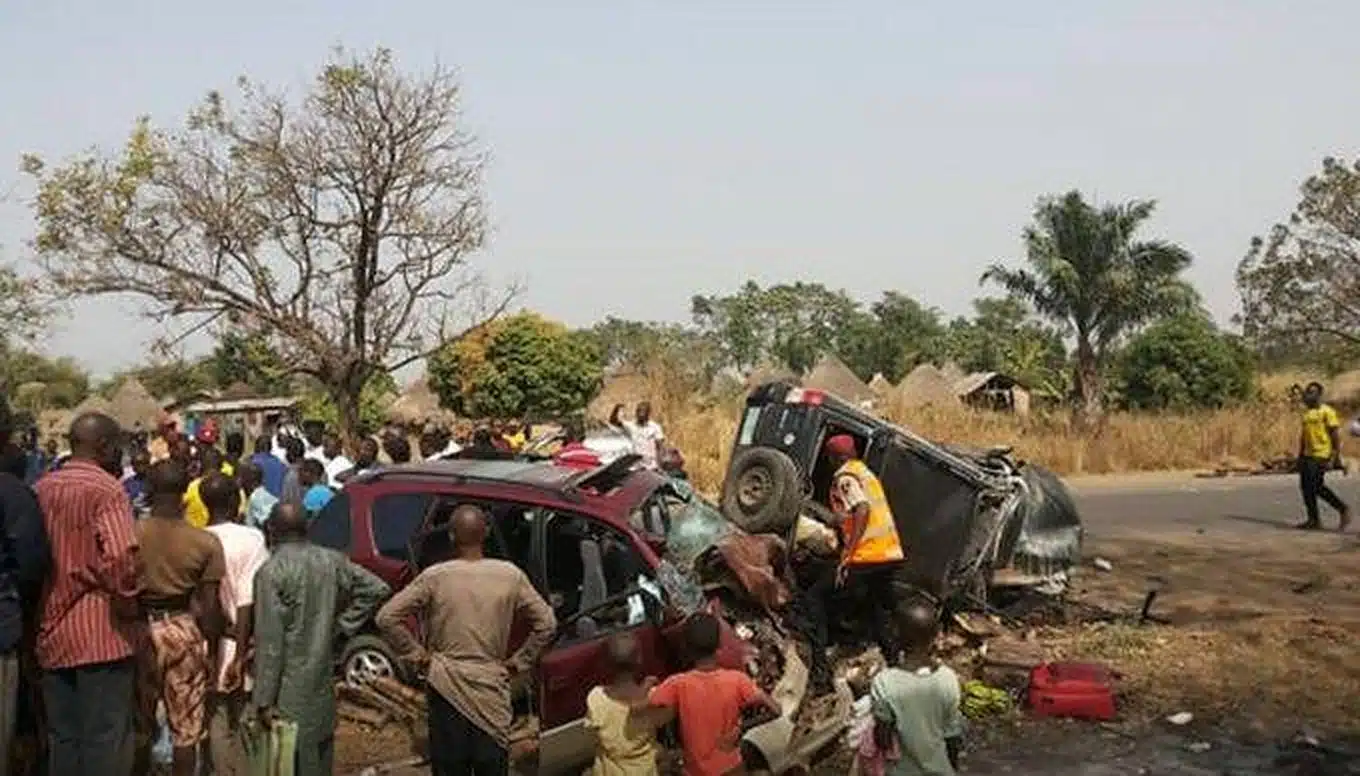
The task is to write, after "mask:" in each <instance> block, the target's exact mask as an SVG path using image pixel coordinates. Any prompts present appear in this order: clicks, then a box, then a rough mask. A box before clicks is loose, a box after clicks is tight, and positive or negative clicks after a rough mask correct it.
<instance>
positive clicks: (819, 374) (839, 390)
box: [803, 353, 874, 404]
mask: <svg viewBox="0 0 1360 776" xmlns="http://www.w3.org/2000/svg"><path fill="white" fill-rule="evenodd" d="M803 385H804V386H806V387H808V388H816V389H817V390H819V391H826V392H827V393H834V394H836V395H837V396H839V397H841V398H842V399H845V400H846V401H849V402H853V403H855V404H861V403H865V402H872V401H873V400H874V393H873V391H871V390H869V386H867V385H865V384H864V383H863V381H861V380H860V379H859V377H858V376H857V375H856V374H855V373H854V372H853V371H851V369H850V367H848V366H846V365H845V362H844V361H841V360H840V359H839V358H836V357H835V356H833V355H831V354H830V353H828V354H826V355H824V356H822V358H821V359H820V360H819V361H818V362H817V364H816V366H814V367H812V370H811V371H809V372H808V373H807V376H806V377H804V378H803Z"/></svg>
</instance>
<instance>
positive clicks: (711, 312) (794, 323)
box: [690, 281, 865, 372]
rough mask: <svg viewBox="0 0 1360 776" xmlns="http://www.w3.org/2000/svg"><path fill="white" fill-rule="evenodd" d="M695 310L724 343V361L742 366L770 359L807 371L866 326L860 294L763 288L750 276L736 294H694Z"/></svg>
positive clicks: (796, 286) (810, 286)
mask: <svg viewBox="0 0 1360 776" xmlns="http://www.w3.org/2000/svg"><path fill="white" fill-rule="evenodd" d="M690 312H691V314H692V315H693V316H694V322H695V324H696V325H697V326H698V327H699V330H700V331H701V332H703V333H704V334H705V335H707V336H710V337H712V338H713V339H714V340H715V341H716V342H718V343H720V346H721V348H722V351H723V362H724V365H727V366H733V367H736V368H738V369H742V370H746V369H750V368H752V367H754V366H756V365H758V364H759V363H760V362H761V361H762V360H765V359H770V360H773V361H774V362H775V363H778V364H782V365H784V366H786V367H788V368H789V369H792V370H794V371H795V372H803V371H806V370H807V369H809V368H811V367H812V365H813V364H815V363H816V362H817V359H818V358H819V357H821V356H822V355H823V354H826V353H831V352H836V351H837V350H839V348H840V346H841V345H842V344H845V343H843V342H842V341H841V339H842V337H843V336H845V335H846V334H847V333H848V332H852V331H858V330H861V329H862V327H863V326H864V325H865V322H864V316H865V313H864V311H863V310H861V309H860V306H859V304H858V303H857V302H856V301H855V300H854V299H852V298H851V297H850V296H849V295H848V294H846V293H845V292H844V291H832V290H831V289H828V288H827V287H826V286H823V285H822V284H820V283H803V282H798V283H792V284H787V283H785V284H780V285H775V286H770V287H769V288H761V287H760V285H758V284H757V283H755V282H754V281H748V282H747V283H746V284H745V285H743V286H742V287H741V289H740V290H739V291H737V293H735V294H732V295H730V296H716V295H715V296H695V297H693V299H691V301H690Z"/></svg>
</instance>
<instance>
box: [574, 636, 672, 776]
mask: <svg viewBox="0 0 1360 776" xmlns="http://www.w3.org/2000/svg"><path fill="white" fill-rule="evenodd" d="M606 659H607V660H608V661H609V672H610V676H611V677H612V678H611V679H610V681H609V684H606V685H601V686H599V687H596V688H595V689H593V690H591V691H590V694H589V695H587V696H586V729H588V730H590V731H591V732H593V733H594V734H595V740H596V747H595V764H594V765H593V766H592V767H591V769H590V771H589V773H590V776H657V774H658V771H657V765H656V753H657V747H656V729H657V727H658V726H660V725H661V724H663V723H664V722H666V721H667V719H668V718H669V714H665V713H664V712H659V710H656V709H649V708H646V703H647V691H648V690H649V689H651V685H652V684H654V683H655V681H656V680H655V679H652V678H649V679H648V680H647V681H646V682H644V683H642V684H639V683H638V671H639V669H640V668H641V667H642V666H641V660H640V658H639V656H638V648H637V640H636V639H634V638H633V637H632V636H631V635H630V634H627V633H625V634H621V635H619V636H615V637H614V638H612V639H610V640H609V643H608V645H607V652H606Z"/></svg>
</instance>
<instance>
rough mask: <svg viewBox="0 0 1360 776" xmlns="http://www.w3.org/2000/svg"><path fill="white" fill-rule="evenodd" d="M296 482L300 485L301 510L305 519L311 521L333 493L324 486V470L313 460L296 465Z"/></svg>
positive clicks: (319, 463)
mask: <svg viewBox="0 0 1360 776" xmlns="http://www.w3.org/2000/svg"><path fill="white" fill-rule="evenodd" d="M298 481H299V483H300V484H301V485H302V509H303V510H304V511H305V512H306V513H307V519H308V520H313V519H315V518H316V515H317V513H318V512H320V511H321V510H322V509H324V508H325V507H326V505H327V504H329V503H330V502H331V499H332V498H334V497H335V491H334V490H331V486H329V485H327V484H326V469H325V468H324V467H323V466H322V465H321V462H320V461H318V460H316V459H315V458H306V459H304V460H303V461H302V463H300V464H298Z"/></svg>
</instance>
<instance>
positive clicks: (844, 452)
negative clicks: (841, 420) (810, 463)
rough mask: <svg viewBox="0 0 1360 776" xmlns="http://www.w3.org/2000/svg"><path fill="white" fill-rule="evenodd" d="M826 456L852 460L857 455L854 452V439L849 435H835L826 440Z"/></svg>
mask: <svg viewBox="0 0 1360 776" xmlns="http://www.w3.org/2000/svg"><path fill="white" fill-rule="evenodd" d="M824 449H825V450H826V454H827V455H830V456H835V457H837V458H854V457H855V456H856V455H858V454H859V453H858V452H857V451H856V450H855V438H854V437H852V436H850V435H849V434H837V435H835V436H833V437H831V438H830V439H828V440H826V445H825V446H824Z"/></svg>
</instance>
